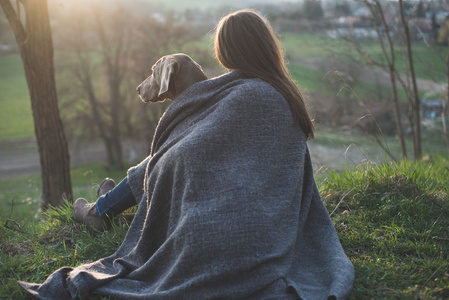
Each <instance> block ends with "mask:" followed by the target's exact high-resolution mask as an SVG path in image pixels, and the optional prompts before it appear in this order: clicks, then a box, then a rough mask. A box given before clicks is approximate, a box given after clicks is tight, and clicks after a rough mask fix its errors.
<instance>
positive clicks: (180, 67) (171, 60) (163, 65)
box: [137, 53, 207, 103]
mask: <svg viewBox="0 0 449 300" xmlns="http://www.w3.org/2000/svg"><path fill="white" fill-rule="evenodd" d="M151 70H152V71H153V73H152V74H151V75H150V76H149V77H148V78H147V79H145V80H144V81H143V82H142V83H141V84H140V85H139V86H138V87H137V92H138V93H139V96H140V99H141V100H142V101H143V102H145V103H148V102H158V101H164V100H165V99H170V100H174V99H175V98H176V97H177V96H178V95H179V94H180V93H181V92H182V91H183V90H184V89H185V88H187V87H189V86H190V85H192V84H193V83H195V82H198V81H201V80H204V79H206V78H207V77H206V75H204V73H203V70H202V69H201V66H200V65H199V64H197V63H196V62H195V61H194V60H193V59H191V58H190V57H189V56H188V55H186V54H182V53H179V54H172V55H167V56H163V57H162V58H160V59H159V60H158V61H157V62H156V63H155V64H154V65H153V67H152V68H151Z"/></svg>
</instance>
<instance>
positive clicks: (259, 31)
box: [215, 9, 314, 139]
mask: <svg viewBox="0 0 449 300" xmlns="http://www.w3.org/2000/svg"><path fill="white" fill-rule="evenodd" d="M215 55H216V56H217V59H218V61H219V62H220V63H221V64H222V65H223V67H225V68H227V69H228V70H237V69H238V70H240V71H242V72H243V73H244V74H245V75H247V76H249V77H257V78H260V79H262V80H264V81H266V82H268V83H269V84H271V85H272V86H273V87H274V88H276V89H277V90H278V91H279V92H280V93H281V94H282V95H283V96H284V97H285V98H286V99H287V101H288V103H289V104H290V109H291V111H292V114H293V118H294V121H295V124H297V125H299V126H300V127H301V129H302V130H303V131H304V133H305V135H306V136H307V138H308V139H312V138H313V132H314V127H313V123H312V120H311V118H310V116H309V113H308V111H307V108H306V105H305V102H304V98H303V96H302V94H301V92H300V91H299V89H298V87H297V86H296V84H295V83H294V82H293V80H292V79H291V78H290V76H289V75H288V71H287V69H286V67H285V64H284V57H283V54H282V50H281V47H280V42H279V40H278V38H277V37H276V35H275V33H274V30H273V29H272V27H271V25H270V24H269V22H268V21H266V20H265V19H264V18H263V17H262V16H261V15H259V14H258V13H257V12H256V11H254V10H251V9H244V10H239V11H236V12H234V13H231V14H229V15H227V16H225V17H223V18H222V19H221V20H220V22H219V23H218V25H217V30H216V34H215Z"/></svg>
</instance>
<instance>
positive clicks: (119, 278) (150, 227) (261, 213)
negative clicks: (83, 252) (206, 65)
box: [20, 70, 354, 300]
mask: <svg viewBox="0 0 449 300" xmlns="http://www.w3.org/2000/svg"><path fill="white" fill-rule="evenodd" d="M128 182H129V184H130V185H131V187H132V190H133V193H134V195H135V196H136V199H138V202H139V203H138V209H137V213H136V215H135V217H134V220H133V222H132V223H131V226H130V228H129V231H128V233H127V235H126V237H125V239H124V241H123V243H122V245H121V246H120V247H119V249H118V250H117V252H116V253H115V254H113V255H112V256H110V257H107V258H104V259H101V260H99V261H96V262H93V263H90V264H86V265H81V266H79V267H77V268H62V269H59V270H57V271H55V272H54V273H53V274H52V275H51V276H50V277H49V278H48V279H47V280H46V281H45V282H44V283H43V284H32V283H25V282H20V284H21V286H22V287H23V288H24V289H25V290H27V291H28V292H29V293H31V294H33V295H34V296H36V297H38V298H40V299H76V298H78V297H87V296H88V295H89V294H91V293H97V294H101V295H109V296H112V297H113V298H114V299H128V300H129V299H299V298H301V299H328V298H329V299H335V298H337V299H344V298H346V297H347V296H348V295H349V293H350V291H351V289H352V284H353V279H354V269H353V266H352V264H351V262H350V261H349V260H348V258H347V256H346V255H345V253H344V251H343V249H342V246H341V244H340V241H339V239H338V237H337V234H336V232H335V229H334V226H333V224H332V222H331V220H330V218H329V215H328V213H327V211H326V209H325V207H324V205H323V203H322V200H321V197H320V195H319V193H318V189H317V186H316V183H315V180H314V177H313V170H312V165H311V161H310V156H309V152H308V148H307V144H306V138H305V135H304V134H303V132H302V131H301V130H300V129H299V128H298V127H297V126H295V125H294V122H293V117H292V114H291V111H290V108H289V105H288V102H287V101H286V100H285V98H284V97H282V95H281V94H280V93H279V92H277V91H276V90H275V89H274V88H273V87H272V86H271V85H269V84H268V83H266V82H264V81H262V80H260V79H254V78H247V77H245V76H244V75H243V73H241V72H240V71H238V70H236V71H233V72H231V73H228V74H225V75H223V76H220V77H217V78H213V79H210V80H205V81H202V82H199V83H196V84H194V85H192V86H191V87H189V88H188V89H187V90H185V91H184V92H183V93H182V94H181V95H180V96H179V97H178V98H177V99H176V101H175V102H174V103H173V104H172V105H171V106H170V107H169V108H168V109H167V111H166V112H165V114H164V115H163V116H162V118H161V120H160V121H159V124H158V127H157V129H156V132H155V135H154V139H153V143H152V150H151V154H150V156H149V157H148V158H147V159H145V160H144V161H143V162H142V163H141V164H139V165H138V166H136V167H134V168H131V169H130V170H129V171H128Z"/></svg>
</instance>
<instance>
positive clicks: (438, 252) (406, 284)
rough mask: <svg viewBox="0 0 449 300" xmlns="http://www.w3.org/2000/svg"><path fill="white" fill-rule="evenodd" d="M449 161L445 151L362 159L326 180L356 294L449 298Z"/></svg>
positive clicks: (356, 296)
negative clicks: (414, 158) (413, 159)
mask: <svg viewBox="0 0 449 300" xmlns="http://www.w3.org/2000/svg"><path fill="white" fill-rule="evenodd" d="M448 166H449V160H448V159H447V158H442V157H436V158H434V159H431V160H427V161H422V162H419V163H410V162H407V161H403V162H402V163H392V164H389V163H385V164H381V165H374V166H373V165H363V166H359V167H358V168H357V169H356V170H349V169H348V170H346V171H345V172H342V173H332V174H330V176H329V177H328V178H327V179H326V180H325V181H324V182H323V183H322V185H321V187H320V191H321V193H322V195H323V197H324V199H325V203H326V206H327V208H328V210H329V212H330V213H331V215H332V218H333V221H334V224H335V226H336V229H337V231H338V233H339V236H340V239H341V241H342V244H343V247H344V249H345V250H346V252H347V254H348V255H349V257H350V259H351V261H352V262H353V263H354V266H355V269H356V281H355V285H354V291H353V294H352V299H374V298H376V299H392V298H395V299H423V298H424V299H443V298H447V297H448V296H449V219H448V218H447V216H448V215H449V203H448V188H447V187H448V186H449V169H448ZM420 297H422V298H420Z"/></svg>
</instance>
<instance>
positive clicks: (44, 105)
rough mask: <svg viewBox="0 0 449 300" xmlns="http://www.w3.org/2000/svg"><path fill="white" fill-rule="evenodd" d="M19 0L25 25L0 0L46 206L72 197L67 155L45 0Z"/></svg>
mask: <svg viewBox="0 0 449 300" xmlns="http://www.w3.org/2000/svg"><path fill="white" fill-rule="evenodd" d="M19 3H21V4H23V8H24V13H25V21H26V24H25V26H26V27H24V26H23V24H22V23H21V21H20V15H18V14H19V13H16V11H15V10H14V8H13V7H12V5H11V2H10V0H0V4H1V6H2V9H3V11H4V12H5V15H6V17H7V18H8V21H9V23H10V25H11V28H12V29H13V32H14V35H15V37H16V41H17V44H18V46H19V49H20V55H21V57H22V62H23V66H24V69H25V76H26V79H27V84H28V89H29V92H30V97H31V107H32V111H33V118H34V128H35V133H36V139H37V144H38V149H39V155H40V163H41V174H42V203H41V206H42V208H43V209H44V210H46V209H47V208H48V207H49V206H58V205H60V204H62V203H63V198H66V199H67V200H69V201H72V184H71V179H70V158H69V151H68V145H67V141H66V138H65V134H64V130H63V125H62V121H61V119H60V116H59V108H58V99H57V94H56V83H55V74H54V64H53V41H52V36H51V29H50V20H49V16H48V8H47V1H46V0H21V1H19ZM17 7H18V9H19V8H20V6H19V5H18V6H17ZM18 12H19V10H18Z"/></svg>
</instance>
